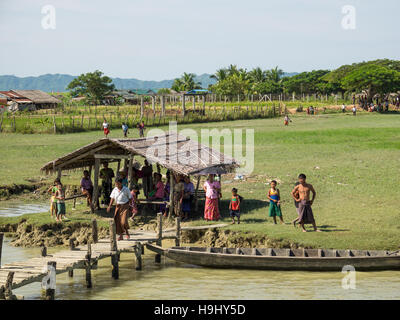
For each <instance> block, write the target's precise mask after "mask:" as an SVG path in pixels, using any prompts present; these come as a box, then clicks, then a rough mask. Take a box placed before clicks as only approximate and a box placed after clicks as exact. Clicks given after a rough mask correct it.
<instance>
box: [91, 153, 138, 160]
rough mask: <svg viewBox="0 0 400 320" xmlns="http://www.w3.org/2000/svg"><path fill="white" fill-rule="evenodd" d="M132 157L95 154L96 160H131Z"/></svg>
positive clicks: (128, 155) (127, 155)
mask: <svg viewBox="0 0 400 320" xmlns="http://www.w3.org/2000/svg"><path fill="white" fill-rule="evenodd" d="M130 157H132V155H130V154H98V153H97V154H95V155H94V158H95V159H120V160H122V159H130Z"/></svg>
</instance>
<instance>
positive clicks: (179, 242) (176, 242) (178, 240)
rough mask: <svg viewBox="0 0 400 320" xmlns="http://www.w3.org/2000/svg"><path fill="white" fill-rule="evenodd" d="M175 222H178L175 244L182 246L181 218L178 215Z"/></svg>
mask: <svg viewBox="0 0 400 320" xmlns="http://www.w3.org/2000/svg"><path fill="white" fill-rule="evenodd" d="M175 223H176V238H175V246H176V247H180V245H181V218H180V217H177V218H176V219H175Z"/></svg>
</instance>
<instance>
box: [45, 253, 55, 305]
mask: <svg viewBox="0 0 400 320" xmlns="http://www.w3.org/2000/svg"><path fill="white" fill-rule="evenodd" d="M47 270H48V274H47V276H46V277H45V278H44V279H43V281H42V289H43V291H44V292H43V294H42V295H43V299H45V300H54V296H55V293H56V289H55V286H56V273H57V272H56V270H57V263H56V261H47Z"/></svg>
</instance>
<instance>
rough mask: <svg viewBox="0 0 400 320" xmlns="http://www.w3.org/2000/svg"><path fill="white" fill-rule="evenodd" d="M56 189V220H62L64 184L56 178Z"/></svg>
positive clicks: (63, 213) (63, 212)
mask: <svg viewBox="0 0 400 320" xmlns="http://www.w3.org/2000/svg"><path fill="white" fill-rule="evenodd" d="M56 187H57V191H56V201H57V216H56V220H57V222H62V218H63V217H64V220H65V190H64V186H63V185H62V183H61V181H60V180H58V181H57V184H56Z"/></svg>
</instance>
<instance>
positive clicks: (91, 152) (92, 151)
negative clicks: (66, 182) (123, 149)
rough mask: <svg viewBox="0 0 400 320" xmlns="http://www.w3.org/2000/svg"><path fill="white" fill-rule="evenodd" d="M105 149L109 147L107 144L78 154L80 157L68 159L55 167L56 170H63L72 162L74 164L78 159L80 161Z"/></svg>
mask: <svg viewBox="0 0 400 320" xmlns="http://www.w3.org/2000/svg"><path fill="white" fill-rule="evenodd" d="M107 147H109V145H108V144H106V145H102V146H99V147H97V148H94V149H92V150H89V151H87V152H85V153H82V154H80V155H79V156H77V157H74V158H72V159H70V160H68V161H65V162H63V163H61V164H60V165H58V166H56V168H64V167H65V166H67V165H69V164H70V163H73V162H75V161H77V160H80V159H82V158H84V157H86V156H89V155H92V154H94V153H95V152H97V151H100V150H103V149H105V148H107Z"/></svg>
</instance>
